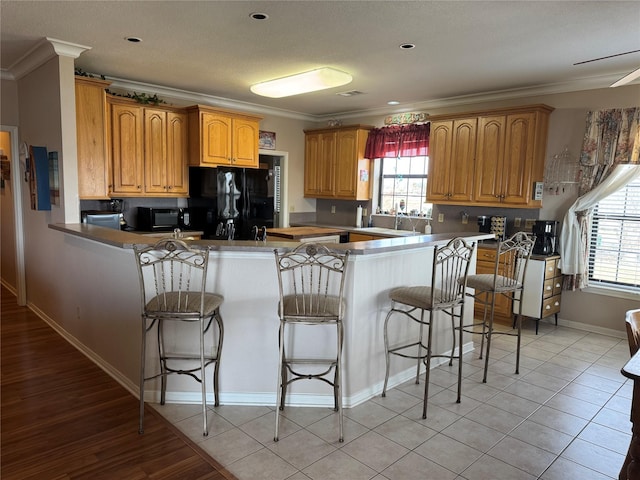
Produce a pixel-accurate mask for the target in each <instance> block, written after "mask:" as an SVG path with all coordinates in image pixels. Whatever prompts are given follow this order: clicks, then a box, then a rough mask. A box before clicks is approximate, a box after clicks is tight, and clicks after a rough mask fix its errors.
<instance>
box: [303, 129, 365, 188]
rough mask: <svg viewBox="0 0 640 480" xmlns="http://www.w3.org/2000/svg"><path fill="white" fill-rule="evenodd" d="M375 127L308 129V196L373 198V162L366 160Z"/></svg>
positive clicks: (306, 175) (306, 168)
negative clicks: (366, 151) (366, 147)
mask: <svg viewBox="0 0 640 480" xmlns="http://www.w3.org/2000/svg"><path fill="white" fill-rule="evenodd" d="M371 128H372V127H369V126H363V125H353V126H349V127H341V128H330V129H320V130H305V169H304V195H305V197H314V198H335V199H342V200H370V199H371V193H370V175H371V161H370V160H369V159H366V158H364V150H365V146H366V143H367V137H368V135H369V130H370V129H371Z"/></svg>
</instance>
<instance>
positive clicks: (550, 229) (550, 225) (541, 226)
mask: <svg viewBox="0 0 640 480" xmlns="http://www.w3.org/2000/svg"><path fill="white" fill-rule="evenodd" d="M532 233H533V234H534V235H535V237H536V243H535V244H534V245H533V250H532V253H533V254H535V255H554V254H555V253H556V252H557V238H558V222H556V221H555V220H536V222H535V223H534V224H533V229H532Z"/></svg>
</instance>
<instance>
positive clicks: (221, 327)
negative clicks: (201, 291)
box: [212, 311, 224, 407]
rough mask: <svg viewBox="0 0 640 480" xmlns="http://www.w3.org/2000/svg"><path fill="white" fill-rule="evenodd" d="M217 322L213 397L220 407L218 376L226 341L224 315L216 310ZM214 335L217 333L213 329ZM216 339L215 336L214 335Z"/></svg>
mask: <svg viewBox="0 0 640 480" xmlns="http://www.w3.org/2000/svg"><path fill="white" fill-rule="evenodd" d="M215 319H216V323H217V324H218V349H217V350H216V361H215V365H214V367H213V398H214V406H215V407H218V406H219V405H220V394H219V391H220V389H219V387H218V385H219V383H218V376H219V372H220V356H221V355H222V343H223V341H224V323H223V322H222V317H221V316H220V312H219V311H216V313H215ZM212 335H215V333H213V330H212ZM214 341H215V337H214Z"/></svg>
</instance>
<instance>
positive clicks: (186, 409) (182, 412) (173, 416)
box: [149, 403, 202, 423]
mask: <svg viewBox="0 0 640 480" xmlns="http://www.w3.org/2000/svg"><path fill="white" fill-rule="evenodd" d="M149 405H151V406H152V407H153V408H154V410H156V411H157V412H158V413H160V415H162V416H163V417H164V418H166V419H167V420H169V421H170V422H172V423H175V422H179V421H180V420H184V419H185V418H189V417H193V416H194V415H201V414H202V405H194V404H182V403H165V404H164V405H160V404H159V403H150V404H149Z"/></svg>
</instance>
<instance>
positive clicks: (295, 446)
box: [267, 430, 336, 470]
mask: <svg viewBox="0 0 640 480" xmlns="http://www.w3.org/2000/svg"><path fill="white" fill-rule="evenodd" d="M267 448H268V449H269V450H271V451H272V452H273V453H275V454H276V455H278V456H279V457H280V458H282V459H283V460H285V461H286V462H287V463H290V464H291V465H293V466H294V467H296V468H297V469H298V470H303V469H305V468H306V467H308V466H309V465H311V464H312V463H314V462H316V461H318V460H320V459H321V458H323V457H326V456H327V455H329V454H330V453H331V452H333V451H335V449H336V448H335V447H334V446H332V445H329V444H328V443H327V442H325V441H324V440H322V439H321V438H320V437H318V436H316V435H314V434H312V433H311V432H308V431H306V430H299V431H297V432H295V433H293V434H291V435H289V436H288V437H286V438H283V439H282V440H280V441H278V442H272V443H271V444H269V445H267Z"/></svg>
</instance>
